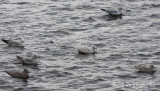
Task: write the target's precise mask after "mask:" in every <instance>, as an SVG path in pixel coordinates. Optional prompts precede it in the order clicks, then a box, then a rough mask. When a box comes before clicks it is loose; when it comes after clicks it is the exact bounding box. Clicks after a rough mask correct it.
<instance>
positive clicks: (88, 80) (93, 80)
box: [84, 78, 105, 84]
mask: <svg viewBox="0 0 160 91" xmlns="http://www.w3.org/2000/svg"><path fill="white" fill-rule="evenodd" d="M103 81H105V80H104V79H102V78H96V79H84V84H97V83H99V82H103Z"/></svg>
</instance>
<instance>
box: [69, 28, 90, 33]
mask: <svg viewBox="0 0 160 91" xmlns="http://www.w3.org/2000/svg"><path fill="white" fill-rule="evenodd" d="M68 30H69V31H74V32H76V31H85V30H88V29H85V28H84V29H83V28H82V29H78V28H72V29H68Z"/></svg>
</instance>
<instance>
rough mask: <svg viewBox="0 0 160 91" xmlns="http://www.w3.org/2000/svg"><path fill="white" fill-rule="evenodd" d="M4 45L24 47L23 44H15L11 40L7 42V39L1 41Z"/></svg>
mask: <svg viewBox="0 0 160 91" xmlns="http://www.w3.org/2000/svg"><path fill="white" fill-rule="evenodd" d="M1 40H2V41H3V42H4V43H6V44H8V45H9V46H13V47H23V48H24V45H23V44H22V43H23V42H17V41H13V40H9V39H8V40H7V39H1Z"/></svg>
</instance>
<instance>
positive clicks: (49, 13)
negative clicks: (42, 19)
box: [46, 11, 58, 15]
mask: <svg viewBox="0 0 160 91" xmlns="http://www.w3.org/2000/svg"><path fill="white" fill-rule="evenodd" d="M57 14H58V12H53V11H52V12H47V13H46V15H57Z"/></svg>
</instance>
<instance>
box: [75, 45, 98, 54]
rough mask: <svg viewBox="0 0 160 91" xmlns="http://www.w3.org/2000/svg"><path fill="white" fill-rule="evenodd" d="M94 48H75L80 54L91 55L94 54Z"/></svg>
mask: <svg viewBox="0 0 160 91" xmlns="http://www.w3.org/2000/svg"><path fill="white" fill-rule="evenodd" d="M96 49H97V48H96V47H95V46H84V45H82V46H79V47H77V50H78V52H79V53H80V54H93V53H96Z"/></svg>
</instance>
